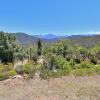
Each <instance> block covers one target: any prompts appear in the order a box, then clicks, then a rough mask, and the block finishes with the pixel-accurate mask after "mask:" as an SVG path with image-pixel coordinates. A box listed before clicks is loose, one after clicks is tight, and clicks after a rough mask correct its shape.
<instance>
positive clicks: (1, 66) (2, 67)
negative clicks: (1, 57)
mask: <svg viewBox="0 0 100 100" xmlns="http://www.w3.org/2000/svg"><path fill="white" fill-rule="evenodd" d="M12 69H13V65H12V64H11V63H9V64H6V65H4V64H0V72H5V71H10V70H12Z"/></svg>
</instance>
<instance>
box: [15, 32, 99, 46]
mask: <svg viewBox="0 0 100 100" xmlns="http://www.w3.org/2000/svg"><path fill="white" fill-rule="evenodd" d="M16 38H17V41H18V43H20V44H24V45H27V44H34V43H36V41H37V39H39V38H40V39H41V40H42V41H43V42H46V43H47V42H56V41H58V40H60V39H70V40H71V41H72V43H73V44H75V45H82V46H86V47H87V48H88V47H91V46H93V45H96V44H97V43H100V35H89V36H87V35H86V36H85V35H71V36H56V35H53V34H48V35H44V36H42V35H40V36H38V35H34V36H31V35H28V34H26V33H21V32H20V33H16Z"/></svg>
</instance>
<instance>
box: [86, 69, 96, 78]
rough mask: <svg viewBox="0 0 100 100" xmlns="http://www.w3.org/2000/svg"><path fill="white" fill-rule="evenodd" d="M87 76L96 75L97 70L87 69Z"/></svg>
mask: <svg viewBox="0 0 100 100" xmlns="http://www.w3.org/2000/svg"><path fill="white" fill-rule="evenodd" d="M85 74H86V75H88V76H91V75H94V74H95V69H94V68H88V69H85Z"/></svg>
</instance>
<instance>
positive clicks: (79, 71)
mask: <svg viewBox="0 0 100 100" xmlns="http://www.w3.org/2000/svg"><path fill="white" fill-rule="evenodd" d="M73 73H74V75H75V76H78V77H79V76H84V74H85V73H84V69H76V70H74V72H73Z"/></svg>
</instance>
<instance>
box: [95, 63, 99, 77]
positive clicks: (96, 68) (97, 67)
mask: <svg viewBox="0 0 100 100" xmlns="http://www.w3.org/2000/svg"><path fill="white" fill-rule="evenodd" d="M95 72H96V73H97V74H99V75H100V65H99V66H95Z"/></svg>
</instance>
